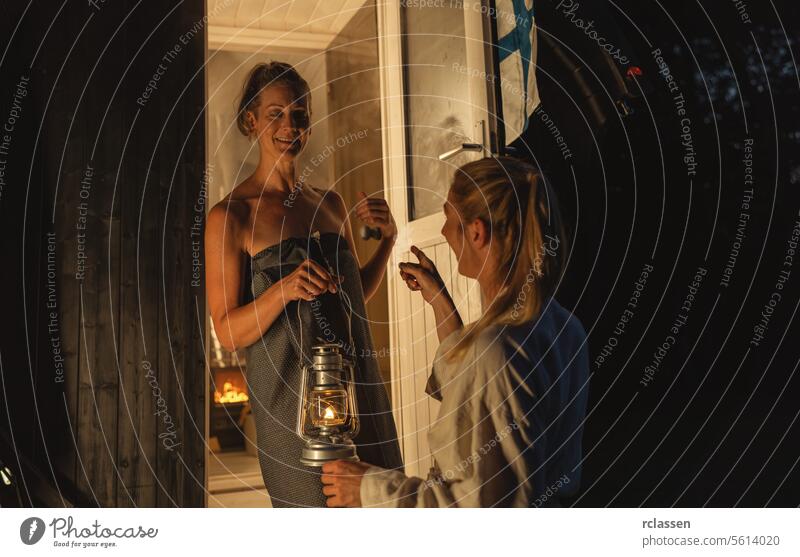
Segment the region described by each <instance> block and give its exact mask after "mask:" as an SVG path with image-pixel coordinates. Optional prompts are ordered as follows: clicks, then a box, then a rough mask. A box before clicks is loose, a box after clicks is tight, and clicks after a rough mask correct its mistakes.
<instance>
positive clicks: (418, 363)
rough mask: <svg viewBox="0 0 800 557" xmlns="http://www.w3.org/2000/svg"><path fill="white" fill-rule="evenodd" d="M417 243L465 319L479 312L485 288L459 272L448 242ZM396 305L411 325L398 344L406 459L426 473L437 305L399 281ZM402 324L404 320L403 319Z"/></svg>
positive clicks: (435, 407)
mask: <svg viewBox="0 0 800 557" xmlns="http://www.w3.org/2000/svg"><path fill="white" fill-rule="evenodd" d="M419 248H420V249H421V250H422V251H424V252H425V253H426V254H427V255H428V257H430V258H431V259H432V260H433V262H434V264H435V265H436V268H437V269H439V273H440V274H441V276H442V278H443V279H444V281H445V285H446V286H447V289H448V291H449V292H450V293H451V295H452V296H453V300H454V301H455V303H456V308H457V309H458V311H459V314H460V315H461V318H462V320H463V321H464V323H465V324H466V323H470V322H472V321H475V320H476V319H478V317H480V314H481V294H480V288H479V286H478V283H477V282H476V281H474V280H472V279H468V278H466V277H464V276H461V275H459V274H458V261H457V260H456V257H455V254H454V253H453V250H451V249H450V246H448V244H447V242H446V241H445V240H444V239H443V238H442V239H437V240H435V241H433V242H430V243H427V244H421V245H420V246H419ZM400 261H412V262H416V261H417V258H416V256H414V255H413V254H412V253H410V252H405V253H403V254H402V255H401V256H400ZM398 287H399V288H400V292H398V293H397V296H398V310H399V313H400V315H401V317H400V319H403V320H408V323H409V325H410V326H400V327H399V328H398V330H399V331H400V333H401V336H402V335H404V334H407V335H408V338H401V341H400V343H399V344H400V345H401V346H404V347H408V352H407V353H404V354H403V357H402V358H400V359H399V361H400V374H399V377H400V385H399V388H400V399H401V405H400V406H401V408H400V414H401V416H402V422H403V439H402V445H401V446H402V449H403V459H404V461H405V466H406V474H409V475H415V476H420V477H423V478H424V477H426V476H427V474H428V470H429V469H430V467H431V465H432V464H433V460H432V458H431V453H430V447H429V445H428V428H429V426H430V424H431V423H432V422H433V421H435V420H436V418H437V416H438V414H439V402H437V401H436V400H434V399H433V398H431V397H430V396H428V395H427V394H426V393H425V385H426V384H427V382H428V376H429V375H430V373H431V365H432V364H433V358H434V355H435V354H436V350H437V348H438V347H439V338H438V336H437V334H436V320H435V319H434V316H433V310H432V309H431V308H430V306H429V305H428V304H426V303H425V301H424V300H423V299H422V296H421V295H420V294H419V293H418V292H411V291H410V290H408V289H407V288H406V287H405V285H404V284H402V283H399V284H398ZM401 325H402V324H401Z"/></svg>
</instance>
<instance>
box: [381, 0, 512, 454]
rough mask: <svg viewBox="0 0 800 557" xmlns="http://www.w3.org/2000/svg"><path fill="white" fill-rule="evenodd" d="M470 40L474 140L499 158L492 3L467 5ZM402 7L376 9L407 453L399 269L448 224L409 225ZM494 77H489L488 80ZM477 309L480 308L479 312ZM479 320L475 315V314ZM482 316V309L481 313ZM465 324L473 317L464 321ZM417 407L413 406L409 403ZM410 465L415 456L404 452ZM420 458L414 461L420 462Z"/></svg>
mask: <svg viewBox="0 0 800 557" xmlns="http://www.w3.org/2000/svg"><path fill="white" fill-rule="evenodd" d="M463 4H464V13H465V22H464V23H465V26H464V34H465V36H466V37H480V38H481V39H480V40H475V39H470V38H468V39H466V54H467V66H468V68H475V67H482V68H484V70H483V71H484V72H485V73H484V74H483V75H472V74H473V73H474V72H470V75H469V80H468V82H469V87H470V99H471V100H472V101H473V102H474V103H475V104H474V105H473V122H474V123H475V124H476V126H475V129H473V133H472V138H471V140H472V141H474V142H476V143H480V144H482V145H483V146H484V153H486V152H493V153H496V152H497V145H498V142H497V129H498V126H497V112H496V110H495V109H491V110H490V109H489V107H490V106H491V107H497V104H498V103H497V102H496V99H497V97H496V89H497V85H498V81H497V79H496V78H495V79H492V76H495V75H496V67H497V66H496V59H495V56H494V51H493V48H492V43H493V41H494V39H495V30H494V25H493V23H492V21H491V19H490V18H488V17H487V16H486V15H485V14H486V10H482V9H480V8H481V7H487V6H489V0H464V2H463ZM401 9H402V8H401V4H400V2H381V3H378V4H377V5H376V11H377V19H378V22H377V24H378V26H377V28H378V61H379V66H380V69H381V70H380V91H381V126H382V130H381V134H382V140H383V142H382V143H383V173H384V196H385V199H386V200H387V202H388V204H389V206H390V207H391V209H392V213H393V215H394V218H395V220H396V222H397V225H398V237H397V242H396V244H395V247H394V250H393V251H392V255H391V257H390V260H389V267H388V272H387V288H388V303H389V338H390V346H391V347H392V349H391V351H390V352H391V354H390V365H391V381H392V388H391V398H392V412H393V415H394V419H395V424H396V425H397V433H398V438H399V442H400V445H401V447H404V446H405V445H404V442H403V440H404V439H405V437H406V435H407V434H408V435H419V434H421V433H420V432H419V430H418V431H417V432H406V431H405V424H404V420H403V408H404V406H403V403H404V401H403V391H404V388H403V383H402V382H403V380H404V378H403V377H402V368H403V366H402V365H401V358H403V357H408V356H406V355H404V354H402V353H401V350H400V346H399V342H398V340H399V339H408V338H411V320H409V319H404V318H403V317H404V316H408V315H410V305H409V304H408V302H407V301H406V300H407V297H405V296H400V295H398V290H397V289H398V288H404V287H405V285H404V283H402V281H400V280H399V275H398V273H397V272H396V269H397V264H398V263H399V262H400V261H401V257H402V255H403V254H404V253H407V252H408V251H409V248H410V246H411V245H417V246H418V247H420V249H424V248H425V247H426V244H429V243H431V242H430V240H429V239H430V238H432V237H435V236H438V235H439V234H440V230H441V227H442V225H443V224H444V215H443V214H442V213H441V212H437V213H436V214H434V215H430V216H427V217H423V218H420V219H416V220H414V221H411V222H409V203H408V198H407V194H408V188H407V184H408V166H407V161H406V155H407V135H406V127H405V122H406V121H407V120H406V105H405V97H404V92H405V78H404V75H403V44H402V36H403V27H402V20H401ZM487 76H488V77H487ZM473 309H474V308H473ZM470 313H471V316H474V314H473V312H470ZM477 314H480V308H478V309H477ZM462 317H463V318H464V320H465V322H467V321H468V318H469V317H470V316H468V315H464V316H462ZM405 402H406V406H407V407H409V408H410V407H411V405H412V404H413V402H412V401H405ZM403 452H404V454H403V457H404V460H406V462H408V460H409V455H406V454H405V450H404V451H403ZM416 456H417V455H413V457H416Z"/></svg>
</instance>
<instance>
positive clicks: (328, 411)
mask: <svg viewBox="0 0 800 557" xmlns="http://www.w3.org/2000/svg"><path fill="white" fill-rule="evenodd" d="M322 418H323V419H325V420H333V419H335V418H336V412H334V410H333V408H331V407H330V406H328V407H327V408H326V409H325V414H323V416H322Z"/></svg>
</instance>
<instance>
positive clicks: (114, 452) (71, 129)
mask: <svg viewBox="0 0 800 557" xmlns="http://www.w3.org/2000/svg"><path fill="white" fill-rule="evenodd" d="M34 4H35V5H34V6H33V7H32V9H31V10H30V11H29V12H28V14H27V15H26V19H25V20H23V24H22V27H21V30H22V32H21V33H20V34H19V35H18V37H24V38H19V39H18V40H24V41H25V42H24V43H20V45H17V46H18V50H17V52H19V53H20V56H27V57H29V58H28V59H27V60H26V62H27V64H31V63H32V67H29V70H28V71H29V72H30V76H31V83H30V86H29V93H30V95H29V97H28V98H27V99H26V101H25V102H26V103H27V104H26V105H25V111H26V112H25V116H26V117H27V119H26V120H25V121H24V124H25V126H26V128H25V129H26V130H27V131H26V133H28V134H29V135H30V136H31V137H33V141H34V142H36V143H35V147H33V146H32V145H31V146H30V149H31V152H30V153H28V158H26V157H25V156H22V153H20V156H19V157H18V158H17V159H15V161H16V162H17V167H16V168H15V171H16V172H17V175H18V176H19V177H20V178H21V179H27V177H28V175H30V183H29V184H28V183H25V182H23V183H21V184H18V186H19V190H20V191H22V192H24V191H25V188H27V190H28V193H30V192H33V196H30V195H22V194H21V193H20V192H19V191H17V192H14V196H12V197H9V198H7V199H5V200H2V199H0V202H2V201H14V202H17V203H16V204H15V207H14V208H15V209H16V211H15V212H12V211H11V210H10V208H9V206H8V205H3V207H2V209H3V215H4V216H8V217H9V222H6V223H4V224H5V225H9V224H10V225H11V226H13V227H14V228H15V229H16V228H19V229H23V227H22V224H25V227H26V228H24V229H23V232H22V233H21V238H24V239H26V243H27V247H25V248H23V249H24V252H22V251H20V248H19V247H17V252H16V253H11V252H9V255H10V256H11V258H12V259H11V261H12V262H14V261H20V263H21V264H22V260H23V257H27V261H25V262H24V265H25V266H24V267H21V269H22V270H23V272H25V273H27V276H26V278H25V283H26V284H28V288H27V289H26V290H25V291H22V288H21V284H18V283H16V282H15V283H13V284H10V285H11V286H13V288H10V293H9V294H7V295H21V296H23V304H22V305H20V304H16V305H14V306H13V309H14V311H15V312H18V314H15V315H14V319H15V320H19V322H20V323H22V322H23V321H22V318H23V315H21V314H23V313H27V317H28V320H27V321H25V323H26V324H27V326H28V335H27V336H23V337H22V338H25V339H26V340H25V343H24V344H19V345H18V346H9V345H8V344H5V346H3V352H2V355H3V357H4V359H6V361H7V362H9V363H13V364H23V365H25V368H28V369H30V377H31V378H32V383H31V384H32V385H34V386H35V388H33V389H31V388H30V386H29V387H27V389H26V388H25V385H26V383H25V382H24V381H23V379H21V378H24V375H25V374H24V372H23V370H24V369H25V368H21V369H20V370H19V372H18V373H19V376H15V377H13V378H10V383H9V384H7V385H5V386H4V388H5V389H10V388H19V389H20V391H21V392H23V395H24V396H20V397H19V400H17V401H12V402H11V403H9V407H8V408H9V414H10V415H11V422H10V423H7V424H3V425H4V428H3V429H4V430H6V431H4V433H7V432H8V431H9V430H10V431H13V432H15V433H17V437H19V438H21V439H23V438H24V439H26V440H28V439H33V441H30V444H27V443H28V442H27V441H26V442H25V443H22V445H20V446H22V448H23V450H24V451H25V453H26V455H27V456H29V457H30V458H32V459H33V461H34V462H36V463H37V466H38V467H39V469H40V470H43V471H45V473H46V475H47V476H48V477H49V478H50V479H51V480H52V483H53V484H55V485H58V486H59V487H63V489H62V491H63V494H64V496H65V499H66V500H67V501H66V502H68V501H69V500H72V501H77V502H79V503H80V502H82V501H87V502H88V504H97V505H100V506H172V505H177V506H203V505H204V504H205V439H206V416H205V398H206V374H205V367H204V366H205V357H204V337H205V290H204V286H203V282H202V278H201V279H200V281H199V282H196V281H195V279H196V278H197V277H202V274H203V273H202V267H199V268H198V267H197V265H198V264H202V261H198V260H197V259H196V257H194V255H195V254H196V253H199V254H202V244H198V243H196V242H199V240H200V239H201V238H202V230H201V229H200V228H199V226H201V225H202V221H203V219H204V216H205V209H204V206H203V203H204V195H205V191H204V182H203V179H204V178H203V177H204V167H205V127H204V115H203V106H204V103H205V75H204V72H203V65H204V59H205V20H204V9H205V7H204V2H180V1H177V0H170V1H168V2H162V3H158V4H157V5H150V4H147V5H144V4H142V3H138V2H134V1H133V0H125V1H121V2H98V3H96V4H95V6H92V5H91V4H88V3H86V2H71V3H69V4H66V5H64V7H63V8H62V7H61V6H60V3H50V2H44V1H40V2H34ZM51 21H52V22H53V25H52V27H51V29H50V31H49V32H47V29H48V25H49V24H50V22H51ZM37 49H38V50H37ZM34 56H35V59H34ZM20 67H21V68H22V69H24V67H25V64H20ZM156 74H160V75H158V78H159V79H158V80H157V81H156V82H155V84H154V87H152V88H151V90H150V96H149V98H144V97H143V95H144V94H145V92H146V91H147V89H148V82H150V81H151V79H153V77H154V75H156ZM4 77H5V76H4ZM15 79H16V78H15ZM4 106H7V105H4ZM31 130H35V131H33V132H31ZM21 137H22V136H21ZM23 143H24V142H23V138H21V139H20V141H19V144H20V145H22V144H23ZM34 148H35V157H33V158H30V157H31V156H32V155H34V151H33V149H34ZM26 197H27V198H28V200H29V201H30V203H27V204H25V203H23V204H19V203H18V201H24V199H25V198H26ZM198 219H199V220H198ZM48 232H53V233H54V234H55V246H54V252H55V257H54V258H53V260H54V264H55V274H54V283H55V287H56V291H57V302H56V308H48V307H47V304H46V302H47V301H48V300H47V293H48V290H47V287H48V283H47V271H48V269H47V263H48V260H47V255H48V247H47V246H48V244H47V233H48ZM18 236H19V235H18ZM12 239H14V238H12ZM81 265H82V266H83V269H81ZM9 307H11V306H9ZM52 310H54V311H56V313H57V327H56V328H55V331H54V330H53V328H50V329H48V319H47V318H48V316H49V312H50V311H52ZM17 338H20V337H17ZM53 338H56V339H58V341H59V345H60V355H61V356H63V358H64V367H63V370H64V381H63V382H58V381H54V369H55V363H54V350H53ZM26 352H30V353H31V354H33V355H34V357H33V358H26V357H25V353H26ZM32 408H33V409H34V410H33V411H32V410H31V409H32ZM30 499H31V500H32V501H33V500H35V499H37V495H36V494H35V493H32V494H31V495H30Z"/></svg>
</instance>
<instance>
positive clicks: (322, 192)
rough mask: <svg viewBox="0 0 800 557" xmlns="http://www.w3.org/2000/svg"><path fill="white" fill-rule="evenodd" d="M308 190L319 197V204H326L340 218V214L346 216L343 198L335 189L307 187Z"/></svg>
mask: <svg viewBox="0 0 800 557" xmlns="http://www.w3.org/2000/svg"><path fill="white" fill-rule="evenodd" d="M309 190H311V191H312V192H313V194H314V195H316V196H318V197H319V200H320V202H322V203H326V204H328V206H329V207H330V208H331V209H333V210H334V211H335V212H336V213H338V214H339V216H341V214H342V212H344V214H345V215H347V206H346V205H345V202H344V198H343V197H342V195H341V194H340V193H339V192H338V191H336V189H335V188H322V187H319V186H309Z"/></svg>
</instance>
